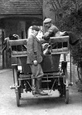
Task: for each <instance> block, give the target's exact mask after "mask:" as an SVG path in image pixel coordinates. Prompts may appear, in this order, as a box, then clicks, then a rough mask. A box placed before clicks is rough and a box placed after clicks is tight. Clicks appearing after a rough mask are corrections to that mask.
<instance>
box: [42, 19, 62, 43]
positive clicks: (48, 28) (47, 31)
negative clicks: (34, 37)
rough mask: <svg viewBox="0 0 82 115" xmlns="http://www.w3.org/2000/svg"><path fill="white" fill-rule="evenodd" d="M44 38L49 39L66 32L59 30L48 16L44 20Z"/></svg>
mask: <svg viewBox="0 0 82 115" xmlns="http://www.w3.org/2000/svg"><path fill="white" fill-rule="evenodd" d="M43 33H44V35H43V37H42V38H43V39H45V40H47V41H49V39H50V37H54V36H55V37H56V36H61V35H63V34H64V32H61V31H59V29H58V28H57V27H56V26H55V25H54V24H53V23H52V19H51V18H46V19H45V20H44V21H43Z"/></svg>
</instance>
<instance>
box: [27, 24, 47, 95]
mask: <svg viewBox="0 0 82 115" xmlns="http://www.w3.org/2000/svg"><path fill="white" fill-rule="evenodd" d="M38 31H39V28H38V27H37V26H33V27H32V34H31V35H30V36H29V38H28V41H27V64H29V65H30V67H31V72H32V91H33V94H40V95H46V93H44V92H42V91H41V90H40V86H41V78H42V77H43V75H44V74H43V70H42V67H41V65H40V64H41V62H42V60H43V57H42V55H43V51H42V44H41V43H40V41H39V40H38V39H37V37H36V36H37V34H38ZM35 80H36V81H35Z"/></svg>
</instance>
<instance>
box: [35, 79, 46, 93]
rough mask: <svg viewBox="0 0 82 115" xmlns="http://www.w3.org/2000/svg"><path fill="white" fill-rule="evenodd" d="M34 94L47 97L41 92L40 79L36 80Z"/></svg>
mask: <svg viewBox="0 0 82 115" xmlns="http://www.w3.org/2000/svg"><path fill="white" fill-rule="evenodd" d="M36 93H37V94H40V95H48V93H46V92H43V91H42V90H41V78H38V79H37V80H36Z"/></svg>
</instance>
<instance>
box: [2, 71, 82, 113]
mask: <svg viewBox="0 0 82 115" xmlns="http://www.w3.org/2000/svg"><path fill="white" fill-rule="evenodd" d="M11 85H13V77H12V70H4V71H1V72H0V115H82V92H78V89H77V87H76V85H75V84H74V85H73V86H70V92H69V93H70V94H69V95H70V102H69V104H65V101H64V98H59V92H58V91H55V92H53V95H54V96H49V97H40V98H36V97H34V96H33V95H32V94H31V93H23V95H22V97H23V98H22V100H21V106H20V107H17V106H16V97H15V92H14V90H11V89H10V86H11Z"/></svg>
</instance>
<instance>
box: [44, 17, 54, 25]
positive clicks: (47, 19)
mask: <svg viewBox="0 0 82 115" xmlns="http://www.w3.org/2000/svg"><path fill="white" fill-rule="evenodd" d="M51 21H52V19H51V18H46V19H45V20H44V21H43V23H44V24H47V23H50V22H51Z"/></svg>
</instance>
